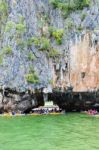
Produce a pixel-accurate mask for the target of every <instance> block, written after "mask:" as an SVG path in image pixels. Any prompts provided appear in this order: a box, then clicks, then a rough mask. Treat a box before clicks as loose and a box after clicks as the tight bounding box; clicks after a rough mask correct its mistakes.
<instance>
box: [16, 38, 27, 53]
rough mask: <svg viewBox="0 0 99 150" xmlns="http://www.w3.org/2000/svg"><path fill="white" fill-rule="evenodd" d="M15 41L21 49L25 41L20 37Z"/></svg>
mask: <svg viewBox="0 0 99 150" xmlns="http://www.w3.org/2000/svg"><path fill="white" fill-rule="evenodd" d="M16 42H17V46H18V47H20V49H21V50H23V49H24V47H25V45H26V43H25V42H24V41H23V40H22V39H20V38H19V39H17V40H16Z"/></svg>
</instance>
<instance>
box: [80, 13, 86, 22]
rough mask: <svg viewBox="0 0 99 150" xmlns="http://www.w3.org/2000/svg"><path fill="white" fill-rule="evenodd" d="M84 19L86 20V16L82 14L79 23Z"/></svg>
mask: <svg viewBox="0 0 99 150" xmlns="http://www.w3.org/2000/svg"><path fill="white" fill-rule="evenodd" d="M85 18H86V14H85V13H83V14H82V16H81V21H83V20H84V19H85Z"/></svg>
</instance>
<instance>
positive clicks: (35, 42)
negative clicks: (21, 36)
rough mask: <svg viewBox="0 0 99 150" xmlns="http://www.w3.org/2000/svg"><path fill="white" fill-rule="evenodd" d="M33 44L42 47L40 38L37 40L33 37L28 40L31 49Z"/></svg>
mask: <svg viewBox="0 0 99 150" xmlns="http://www.w3.org/2000/svg"><path fill="white" fill-rule="evenodd" d="M33 43H34V45H35V46H39V45H40V40H39V38H37V37H31V38H29V39H28V41H27V45H28V46H29V47H31V46H32V44H33Z"/></svg>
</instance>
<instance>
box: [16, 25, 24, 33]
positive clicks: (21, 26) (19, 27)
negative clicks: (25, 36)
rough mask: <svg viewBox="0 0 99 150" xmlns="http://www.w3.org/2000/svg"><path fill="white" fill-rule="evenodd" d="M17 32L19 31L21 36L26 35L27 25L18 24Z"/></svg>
mask: <svg viewBox="0 0 99 150" xmlns="http://www.w3.org/2000/svg"><path fill="white" fill-rule="evenodd" d="M16 31H17V33H19V34H21V33H25V31H26V26H25V24H22V23H18V24H16Z"/></svg>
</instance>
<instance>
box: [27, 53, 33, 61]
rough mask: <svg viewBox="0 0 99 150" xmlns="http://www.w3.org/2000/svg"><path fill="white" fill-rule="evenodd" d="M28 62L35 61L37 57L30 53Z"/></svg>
mask: <svg viewBox="0 0 99 150" xmlns="http://www.w3.org/2000/svg"><path fill="white" fill-rule="evenodd" d="M28 60H30V61H33V60H35V56H34V54H33V53H32V52H29V53H28Z"/></svg>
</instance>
